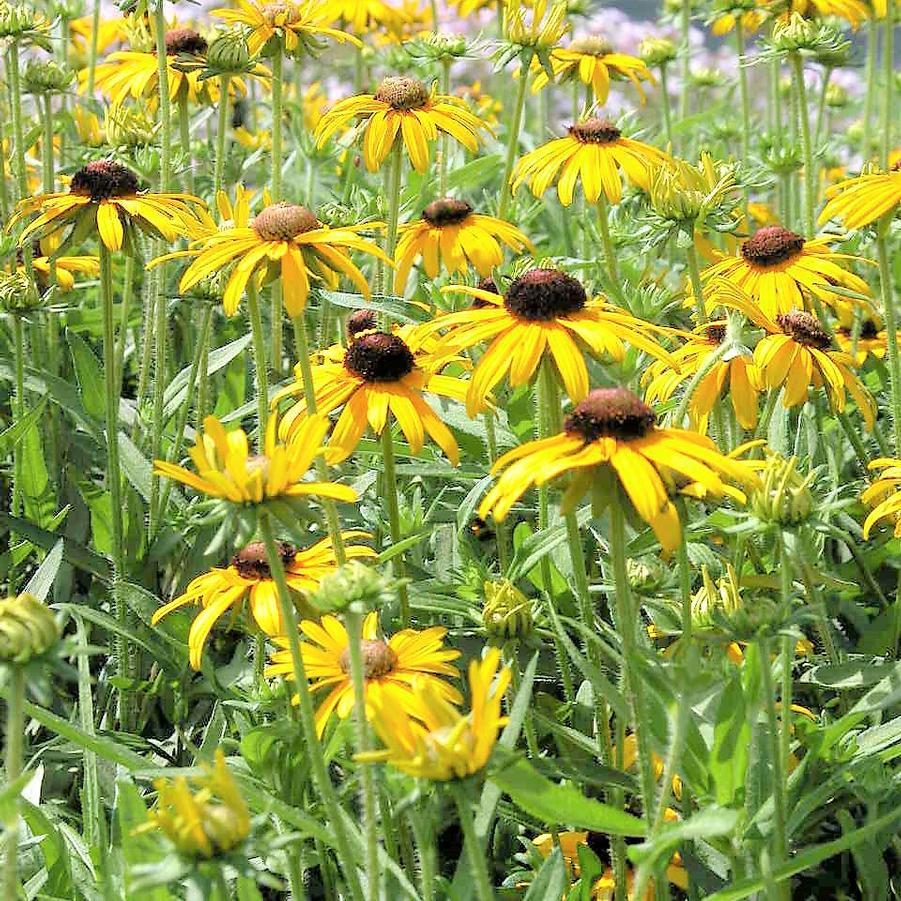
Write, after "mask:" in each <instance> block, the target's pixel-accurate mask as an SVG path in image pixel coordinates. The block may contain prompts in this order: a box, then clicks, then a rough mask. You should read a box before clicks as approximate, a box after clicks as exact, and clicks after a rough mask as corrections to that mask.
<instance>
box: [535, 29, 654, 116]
mask: <svg viewBox="0 0 901 901" xmlns="http://www.w3.org/2000/svg"><path fill="white" fill-rule="evenodd" d="M549 59H550V62H551V71H552V72H553V76H554V79H555V80H556V81H568V80H573V79H578V80H579V81H581V82H582V83H583V84H586V85H591V89H592V91H593V92H594V99H595V102H597V103H598V104H600V105H601V106H603V105H604V104H605V103H606V102H607V97H608V96H609V94H610V81H611V79H620V80H622V81H625V80H626V79H628V80H629V81H631V82H632V84H633V85H635V89H636V90H637V91H638V96H639V97H640V98H641V101H642V103H644V101H645V100H646V97H645V93H644V89H643V88H642V85H641V82H642V81H647V82H650V83H651V84H653V83H654V76H653V75H652V74H651V70H650V69H648V67H647V66H646V65H645V64H644V63H643V62H642V61H641V60H640V59H638V57H636V56H629V55H628V54H627V53H616V52H615V51H614V50H613V46H612V45H611V43H610V42H609V41H608V40H607V39H606V38H603V37H601V36H600V35H589V36H588V37H583V38H577V39H576V40H574V41H571V42H570V44H569V46H568V47H558V48H556V49H555V50H551V52H550V54H549ZM533 67H535V68H537V69H539V70H540V71H539V72H538V74H537V75H536V76H535V80H534V81H533V82H532V93H533V94H537V93H538V91H540V90H542V88H545V87H547V85H548V84H549V83H550V81H551V79H550V76H549V75H548V73H547V72H546V71H545V70H544V69H543V68H541V66H540V64H539V63H538V61H537V60H536V61H535V62H534V63H533Z"/></svg>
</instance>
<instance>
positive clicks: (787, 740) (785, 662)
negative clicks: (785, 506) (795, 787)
mask: <svg viewBox="0 0 901 901" xmlns="http://www.w3.org/2000/svg"><path fill="white" fill-rule="evenodd" d="M792 576H793V568H792V561H791V558H790V557H789V554H788V547H787V541H786V538H785V535H784V534H783V533H781V532H780V533H779V594H780V602H781V605H782V608H783V615H784V616H785V617H788V615H789V612H790V611H791V604H792V597H791V595H792ZM794 650H795V642H794V639H793V638H791V636H787V635H786V636H783V637H782V639H781V641H780V657H781V676H782V685H781V688H780V695H779V700H780V701H781V703H782V716H781V717H780V732H779V749H780V753H779V759H780V762H781V764H782V772H783V773H784V774H787V773H788V764H789V756H790V754H791V703H792V662H793V660H794V656H795V654H794Z"/></svg>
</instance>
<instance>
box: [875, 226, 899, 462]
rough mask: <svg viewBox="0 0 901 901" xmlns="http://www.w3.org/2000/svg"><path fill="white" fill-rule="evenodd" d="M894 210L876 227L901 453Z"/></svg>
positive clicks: (896, 425) (894, 420)
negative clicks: (892, 229) (891, 247)
mask: <svg viewBox="0 0 901 901" xmlns="http://www.w3.org/2000/svg"><path fill="white" fill-rule="evenodd" d="M890 225H891V213H889V214H888V215H887V216H885V217H884V218H883V219H882V220H881V221H880V222H879V224H878V225H877V227H876V252H877V254H878V257H879V281H880V283H881V287H882V313H883V315H884V316H885V333H886V342H887V344H888V371H889V383H890V388H891V396H892V426H893V428H894V432H893V434H894V436H895V453H896V454H898V453H901V357H899V352H898V321H897V316H896V311H895V299H894V290H893V285H892V267H891V259H890V257H889V249H888V230H889V226H890Z"/></svg>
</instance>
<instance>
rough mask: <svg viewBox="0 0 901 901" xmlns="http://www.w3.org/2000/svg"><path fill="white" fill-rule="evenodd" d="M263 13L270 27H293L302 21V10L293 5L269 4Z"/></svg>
mask: <svg viewBox="0 0 901 901" xmlns="http://www.w3.org/2000/svg"><path fill="white" fill-rule="evenodd" d="M262 13H263V18H264V19H265V20H266V23H267V24H268V25H276V24H279V23H284V24H285V25H293V24H294V23H295V22H297V21H299V20H300V10H298V8H297V7H296V6H295V5H294V4H293V3H267V4H266V5H265V6H264V7H263V10H262Z"/></svg>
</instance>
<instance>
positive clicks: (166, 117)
mask: <svg viewBox="0 0 901 901" xmlns="http://www.w3.org/2000/svg"><path fill="white" fill-rule="evenodd" d="M153 32H154V41H155V42H156V65H157V80H158V81H159V101H160V190H161V191H168V190H169V184H170V181H169V180H170V178H171V176H172V130H171V127H172V108H171V104H170V102H169V61H168V58H167V56H166V14H165V12H164V10H163V0H158V2H157V4H156V7H155V8H154V14H153ZM95 35H96V32H95Z"/></svg>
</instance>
